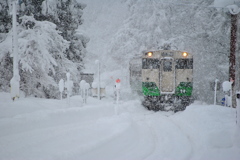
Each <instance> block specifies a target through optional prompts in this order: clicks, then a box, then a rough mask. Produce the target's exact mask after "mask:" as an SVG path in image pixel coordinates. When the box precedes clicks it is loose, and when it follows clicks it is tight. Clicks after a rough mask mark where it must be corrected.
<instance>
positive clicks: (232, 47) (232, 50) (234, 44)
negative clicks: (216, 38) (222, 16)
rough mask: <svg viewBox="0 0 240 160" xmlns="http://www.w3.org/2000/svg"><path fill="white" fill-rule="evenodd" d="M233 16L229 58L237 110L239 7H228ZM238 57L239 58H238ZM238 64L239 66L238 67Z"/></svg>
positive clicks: (234, 103) (233, 98)
mask: <svg viewBox="0 0 240 160" xmlns="http://www.w3.org/2000/svg"><path fill="white" fill-rule="evenodd" d="M228 9H229V12H230V14H231V37H230V56H229V80H230V81H232V82H233V83H232V93H233V96H232V106H233V107H234V108H236V91H237V90H239V88H236V87H239V86H238V85H239V75H238V70H239V66H238V64H239V63H238V61H237V60H236V49H237V27H238V25H237V23H238V21H237V20H238V13H239V12H240V8H238V6H237V5H230V6H228ZM237 57H238V56H237ZM236 64H237V65H236Z"/></svg>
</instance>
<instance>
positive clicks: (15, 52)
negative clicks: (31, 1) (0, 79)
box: [10, 0, 20, 101]
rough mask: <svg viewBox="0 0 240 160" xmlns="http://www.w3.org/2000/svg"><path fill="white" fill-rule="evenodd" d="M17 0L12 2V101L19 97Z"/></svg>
mask: <svg viewBox="0 0 240 160" xmlns="http://www.w3.org/2000/svg"><path fill="white" fill-rule="evenodd" d="M17 3H18V0H14V1H13V2H12V7H13V10H12V26H13V27H12V30H13V43H12V47H13V53H12V57H13V77H12V79H11V81H10V85H11V98H12V100H13V101H14V100H15V99H16V98H19V86H20V85H19V83H20V76H19V69H18V38H17V9H16V4H17Z"/></svg>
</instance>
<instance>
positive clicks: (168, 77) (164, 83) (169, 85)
mask: <svg viewBox="0 0 240 160" xmlns="http://www.w3.org/2000/svg"><path fill="white" fill-rule="evenodd" d="M160 91H161V94H173V93H174V92H175V64H174V59H173V58H172V57H165V58H162V59H161V67H160Z"/></svg>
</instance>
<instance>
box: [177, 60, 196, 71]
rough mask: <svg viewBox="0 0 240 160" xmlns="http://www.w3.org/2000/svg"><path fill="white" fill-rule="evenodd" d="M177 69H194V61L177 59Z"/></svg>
mask: <svg viewBox="0 0 240 160" xmlns="http://www.w3.org/2000/svg"><path fill="white" fill-rule="evenodd" d="M176 69H193V59H177V60H176Z"/></svg>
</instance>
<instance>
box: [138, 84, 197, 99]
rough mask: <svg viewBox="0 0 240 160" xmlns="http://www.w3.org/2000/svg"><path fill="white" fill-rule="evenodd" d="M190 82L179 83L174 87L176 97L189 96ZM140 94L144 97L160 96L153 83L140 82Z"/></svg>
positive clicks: (190, 91) (190, 93) (190, 90)
mask: <svg viewBox="0 0 240 160" xmlns="http://www.w3.org/2000/svg"><path fill="white" fill-rule="evenodd" d="M192 88H193V87H192V82H180V84H179V85H178V86H177V87H176V92H175V95H176V96H191V95H192ZM142 92H143V95H145V96H160V91H159V88H158V87H157V85H156V83H155V82H142Z"/></svg>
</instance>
